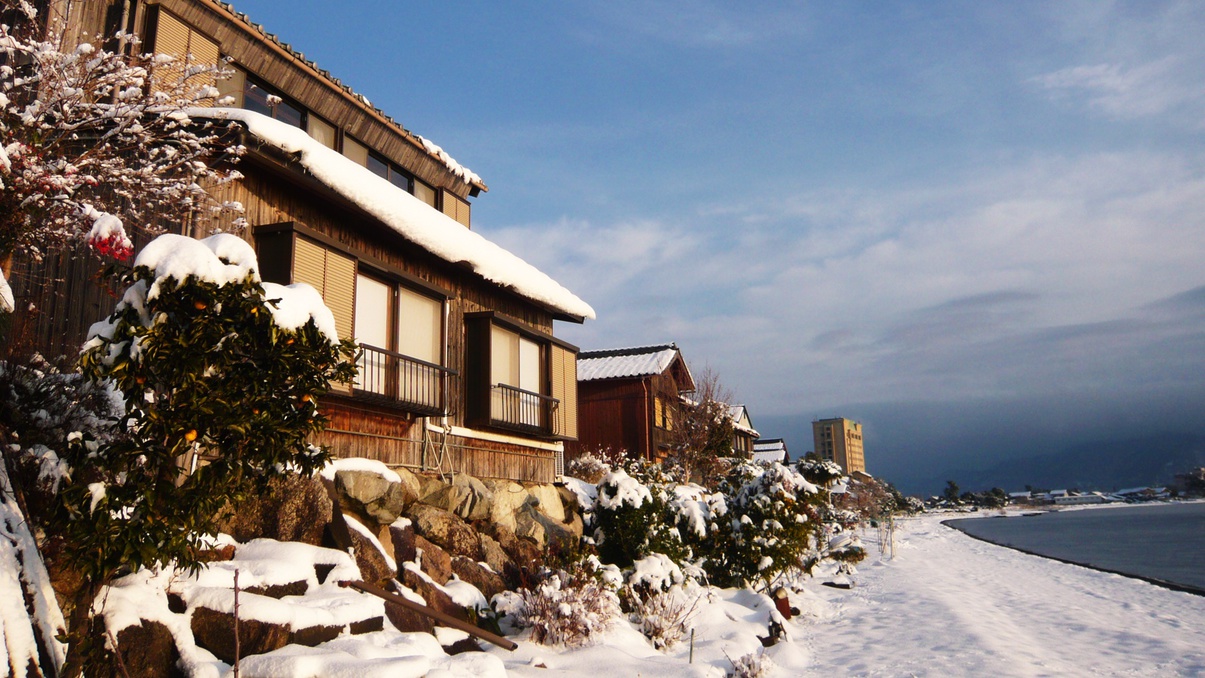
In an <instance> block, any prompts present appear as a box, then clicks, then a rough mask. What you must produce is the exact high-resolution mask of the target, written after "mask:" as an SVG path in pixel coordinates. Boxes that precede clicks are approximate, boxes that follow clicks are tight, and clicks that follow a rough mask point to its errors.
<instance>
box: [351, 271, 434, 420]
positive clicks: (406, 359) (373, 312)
mask: <svg viewBox="0 0 1205 678" xmlns="http://www.w3.org/2000/svg"><path fill="white" fill-rule="evenodd" d="M443 330H444V301H443V299H440V298H436V297H433V296H429V295H427V294H423V293H421V292H417V291H415V290H413V289H410V288H409V287H407V286H405V285H403V284H398V283H393V282H388V281H385V280H383V279H380V278H376V277H374V276H371V275H366V274H364V273H360V274H359V275H358V277H357V279H356V342H357V343H358V344H360V348H361V356H360V370H359V374H358V376H357V379H356V388H357V389H359V390H360V391H361V392H362V393H363V394H365V395H371V396H377V397H381V398H385V399H388V400H390V401H394V402H395V403H397V404H399V405H401V406H402V407H404V408H405V409H408V410H411V411H414V412H417V413H430V414H435V413H442V412H444V411H445V405H446V398H445V392H446V388H447V384H446V381H447V376H448V374H449V370H448V369H447V368H445V367H443V345H444V332H443Z"/></svg>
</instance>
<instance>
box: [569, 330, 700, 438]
mask: <svg viewBox="0 0 1205 678" xmlns="http://www.w3.org/2000/svg"><path fill="white" fill-rule="evenodd" d="M577 374H578V439H577V441H576V442H574V443H570V445H569V454H570V456H573V455H574V454H577V453H580V452H594V451H597V450H600V449H606V448H610V449H612V450H623V451H624V452H626V453H627V455H628V456H631V457H638V458H642V459H649V460H655V461H660V460H662V459H664V458H665V456H666V455H667V454H668V453H669V451H670V447H671V445H672V444H673V429H674V412H676V411H677V410H678V407H679V403H681V402H682V398H683V396H684V394H688V393H691V392H693V391H694V390H695V383H694V378H693V377H691V374H690V369H689V368H687V366H686V361H685V360H683V359H682V354H681V352H680V351H679V350H678V347H677V346H676V345H675V344H661V345H657V346H642V347H637V348H621V349H611V350H605V351H583V352H581V353H579V354H578V360H577Z"/></svg>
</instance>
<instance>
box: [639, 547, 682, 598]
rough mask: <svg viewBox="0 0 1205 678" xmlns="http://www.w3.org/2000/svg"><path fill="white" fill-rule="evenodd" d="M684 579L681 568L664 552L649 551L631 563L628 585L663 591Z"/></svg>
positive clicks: (643, 590) (646, 589)
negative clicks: (646, 554)
mask: <svg viewBox="0 0 1205 678" xmlns="http://www.w3.org/2000/svg"><path fill="white" fill-rule="evenodd" d="M684 580H685V577H684V576H683V575H682V568H680V567H678V564H677V563H675V562H674V561H673V560H671V559H670V557H669V556H667V555H665V554H664V553H650V554H649V555H648V556H646V557H644V558H641V559H639V560H637V561H635V562H634V563H632V572H631V574H629V575H628V586H630V587H632V588H633V589H635V590H636V591H642V592H663V591H668V590H670V588H672V587H673V586H675V585H677V584H681V583H682V582H683V581H684Z"/></svg>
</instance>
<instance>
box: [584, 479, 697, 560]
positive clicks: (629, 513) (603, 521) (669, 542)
mask: <svg viewBox="0 0 1205 678" xmlns="http://www.w3.org/2000/svg"><path fill="white" fill-rule="evenodd" d="M642 475H644V477H645V480H646V481H650V482H651V481H653V480H655V479H656V476H655V475H653V474H650V473H647V472H646V473H644V474H642ZM667 498H668V486H667V484H663V483H662V482H652V484H651V487H650V486H646V485H645V484H644V483H642V482H641V481H640V480H638V479H637V478H634V477H632V476H630V475H628V473H627V472H626V471H624V470H623V469H616V470H613V471H611V472H610V473H608V474H607V475H606V476H605V477H604V478H603V479H602V481H601V482H600V483H599V484H598V497H597V499H595V502H594V527H595V531H594V540H595V544H596V545H597V547H598V555H599V557H600V558H601V559H602V561H603V562H605V563H611V564H614V565H618V566H619V567H629V566H631V564H632V563H633V561H635V560H636V559H638V558H642V557H644V556H646V555H648V554H650V553H654V552H656V553H663V554H665V555H667V556H669V557H670V558H672V559H674V560H675V561H681V560H683V559H685V558H686V557H687V555H688V550H687V549H686V547H685V545H684V544H683V543H682V537H681V535H680V534H679V533H678V529H677V525H676V524H675V523H676V521H675V520H674V518H673V516H672V514H671V512H670V511H669V507H668V503H667Z"/></svg>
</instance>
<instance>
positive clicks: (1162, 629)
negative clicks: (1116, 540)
mask: <svg viewBox="0 0 1205 678" xmlns="http://www.w3.org/2000/svg"><path fill="white" fill-rule="evenodd" d="M939 520H940V517H937V516H926V517H922V518H919V519H916V520H912V521H908V522H906V523H905V524H904V525H903V526H902V528H901V529H900V530H897V550H896V558H895V559H894V560H893V561H890V562H883V563H880V562H876V561H877V560H878V549H877V547H876V546H874V545H871V544H868V547H869V548H870V550H871V553H872V555H871V557H869V558H868V559H867V561H866V562H865V563H863V564H862V565H861V566H860V574H859V575H858V583H859V585H858V587H857V588H855V589H853V590H850V591H839V590H834V589H827V588H822V589H820V590H819V592H818V595H820V596H822V597H824V598H825V599H827V600H828V601H829V602H830V603H831V604H833V605H834V606H835V608H836V610H835V616H833V617H832V618H830V619H828V620H819V619H818V620H816V621H814V622H805V623H804V624H802V625H800V626H802V627H803V633H800V628H799V626H797V627H796V628H795V629H793V632H794V634H795V637H796V640H797V642H801V643H804V644H805V645H806V647H807V649H808V652H809V653H810V655H811V662H810V663H809V665H808V667H807V670H806V674H807V675H817V676H820V675H867V676H910V675H916V676H969V675H975V676H986V675H991V676H1074V675H1084V676H1089V675H1090V676H1099V675H1118V676H1197V675H1205V598H1202V597H1199V596H1194V595H1191V594H1186V593H1177V592H1173V591H1168V590H1165V589H1161V588H1159V587H1156V586H1153V585H1150V584H1147V583H1145V582H1141V581H1138V580H1134V579H1128V578H1125V577H1121V576H1118V575H1111V574H1105V573H1101V572H1095V571H1092V570H1088V569H1085V568H1081V567H1076V566H1072V565H1065V564H1062V563H1058V562H1055V561H1051V560H1046V559H1044V558H1039V557H1035V556H1029V555H1025V554H1022V553H1018V552H1016V551H1012V550H1010V549H1005V548H1002V547H998V546H994V545H991V544H987V543H984V542H980V541H976V540H974V539H971V538H969V537H967V536H965V535H963V534H962V533H960V532H957V531H955V530H953V529H950V528H947V527H945V526H943V525H941V524H940V523H939V522H938V521H939Z"/></svg>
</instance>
